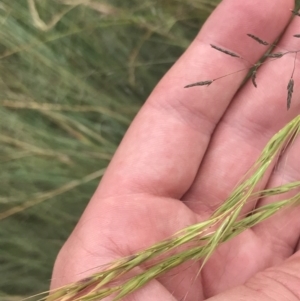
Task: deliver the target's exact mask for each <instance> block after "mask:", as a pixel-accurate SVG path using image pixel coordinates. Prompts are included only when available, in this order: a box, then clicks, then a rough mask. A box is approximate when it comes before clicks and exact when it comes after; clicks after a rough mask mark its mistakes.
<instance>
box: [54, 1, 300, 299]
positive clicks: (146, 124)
mask: <svg viewBox="0 0 300 301" xmlns="http://www.w3.org/2000/svg"><path fill="white" fill-rule="evenodd" d="M293 5H294V1H292V0H278V1H273V0H266V1H259V0H245V1H236V0H224V1H223V2H222V3H221V4H220V5H219V6H218V8H217V9H216V10H215V12H214V13H213V14H212V15H211V17H210V18H209V20H208V21H207V22H206V24H205V25H204V26H203V28H202V30H201V32H200V33H199V35H198V36H197V37H196V39H195V40H194V41H193V43H192V44H191V46H190V47H189V48H188V50H187V51H186V52H185V53H184V54H183V56H182V57H181V58H180V59H179V60H178V61H177V62H176V64H175V65H174V66H173V67H172V69H171V70H170V71H169V72H168V73H167V74H166V75H165V77H164V78H163V79H162V80H161V81H160V83H159V84H158V85H157V87H156V88H155V89H154V91H153V93H152V94H151V95H150V97H149V99H148V100H147V102H146V103H145V105H144V106H143V108H142V109H141V110H140V112H139V114H138V115H137V117H136V118H135V120H134V121H133V123H132V125H131V127H130V128H129V130H128V132H127V133H126V135H125V137H124V139H123V141H122V143H121V145H120V146H119V148H118V150H117V152H116V154H115V156H114V158H113V160H112V162H111V163H110V165H109V167H108V170H107V172H106V174H105V176H104V178H103V179H102V181H101V183H100V185H99V187H98V189H97V191H96V192H95V194H94V196H93V197H92V199H91V201H90V203H89V205H88V207H87V209H86V210H85V212H84V214H83V216H82V218H81V219H80V221H79V223H78V225H77V226H76V228H75V230H74V231H73V233H72V235H71V236H70V238H69V239H68V241H67V242H66V244H65V245H64V247H63V248H62V250H61V252H60V254H59V256H58V258H57V261H56V264H55V269H54V273H53V280H52V288H55V287H59V286H61V285H64V284H67V283H69V282H73V281H76V280H79V279H81V278H83V277H85V276H87V275H89V274H90V273H92V272H95V270H92V271H91V269H92V268H95V267H97V266H101V265H103V264H105V263H108V262H110V261H112V260H114V259H117V258H120V257H123V256H128V255H130V254H133V253H135V252H137V251H139V250H141V249H144V248H146V247H149V246H151V245H152V244H154V243H156V242H158V241H160V240H163V239H165V238H166V237H170V236H171V235H172V234H174V233H175V232H176V231H178V230H180V229H182V228H184V227H186V226H188V225H191V224H193V223H196V222H199V221H202V220H204V219H206V218H207V217H209V215H210V214H211V213H212V212H213V210H214V209H215V208H216V207H218V206H219V205H220V203H221V202H222V201H224V199H225V198H226V197H227V196H228V195H229V194H230V192H231V191H232V190H233V188H234V187H235V186H236V184H237V183H238V180H239V179H240V178H241V177H242V176H243V175H244V174H245V172H246V171H247V170H248V169H249V167H250V166H251V165H252V164H253V163H254V161H255V160H256V159H257V157H258V155H259V154H260V152H261V150H262V148H263V147H264V146H265V144H266V143H267V141H268V140H269V139H270V138H271V136H272V135H273V134H274V133H275V132H276V131H278V130H279V129H280V128H281V127H282V126H284V124H286V123H287V122H288V121H290V120H291V119H292V118H293V117H295V116H296V115H297V114H299V111H300V102H299V96H300V87H299V86H298V85H297V82H299V80H300V74H298V70H299V63H298V61H297V60H296V62H295V64H296V66H295V67H296V68H295V70H296V72H295V74H294V78H295V83H296V84H295V91H294V94H293V102H292V107H291V109H290V110H289V111H288V112H287V111H286V103H285V102H286V94H287V91H286V86H287V83H288V81H289V78H290V76H291V72H292V70H293V65H294V59H295V55H294V54H291V55H286V56H284V57H282V58H281V59H280V60H277V61H274V62H272V63H268V64H266V65H263V66H262V67H261V68H260V69H259V71H258V75H257V84H258V87H257V88H254V87H253V85H252V83H251V81H249V82H247V83H245V85H243V87H242V88H241V89H239V88H240V85H241V83H242V82H243V79H244V77H245V76H246V74H247V70H246V69H245V70H244V71H241V72H239V73H235V74H233V75H232V76H227V77H225V78H222V79H220V80H218V81H216V82H214V83H213V84H212V85H210V86H209V87H195V88H190V89H183V86H185V85H186V84H189V83H192V82H195V81H197V80H209V79H213V78H216V77H219V76H222V75H225V74H228V73H231V72H233V71H235V70H239V69H243V68H246V67H249V64H248V63H247V61H245V60H241V59H236V58H233V57H230V56H227V55H225V54H223V53H221V52H219V51H216V50H214V49H212V48H211V46H210V44H214V45H217V46H218V47H222V48H225V49H228V50H229V51H232V52H234V53H236V54H238V55H240V56H241V57H243V58H246V59H247V60H248V61H250V62H253V63H254V62H255V61H257V60H258V59H259V58H260V57H261V56H262V54H263V53H264V52H265V51H266V48H265V46H263V45H260V44H258V43H256V42H255V41H253V40H251V39H250V38H249V37H248V36H247V33H251V34H255V35H256V36H259V37H260V38H262V39H263V40H266V41H269V42H273V41H274V40H276V38H277V37H278V36H279V35H280V34H281V33H283V32H284V30H285V32H284V34H283V36H282V38H281V40H280V42H279V46H280V47H282V48H283V49H289V50H297V49H298V48H297V47H299V46H300V43H299V40H298V41H297V39H295V38H293V35H294V34H296V33H299V28H300V26H299V25H300V18H295V19H294V20H293V21H292V22H291V23H290V24H289V25H288V27H287V28H286V26H287V24H288V22H289V20H290V17H291V12H290V9H291V8H293ZM297 68H298V69H297ZM299 152H300V141H299V139H298V140H297V141H295V143H294V144H293V145H292V147H291V148H290V149H289V150H288V151H287V152H286V154H285V156H283V158H281V159H280V161H279V163H278V165H277V167H276V170H273V171H272V172H270V173H269V175H268V177H265V178H264V182H263V186H264V187H271V186H277V185H280V184H283V183H284V182H287V181H293V180H297V179H299V176H300V160H299ZM272 201H273V199H272ZM268 202H270V200H269V199H262V200H258V201H257V203H256V205H257V206H261V205H264V204H267V203H268ZM249 209H250V208H249ZM299 213H300V210H299V209H295V208H294V209H293V210H290V211H285V212H283V213H280V214H278V215H276V217H275V218H271V219H270V220H268V221H267V222H264V223H263V224H262V225H258V226H256V227H254V228H253V229H251V230H247V231H245V232H244V233H243V234H241V235H240V236H238V237H237V238H235V239H233V240H232V241H230V242H228V243H226V244H224V245H223V246H221V247H220V248H219V249H218V250H217V252H216V253H215V254H214V255H213V256H212V258H211V259H210V260H209V262H208V263H207V265H206V266H205V268H204V269H203V270H202V272H201V273H200V275H198V276H197V274H198V270H199V267H200V264H197V263H194V264H192V265H191V264H190V265H186V266H184V267H181V268H178V269H177V270H176V271H174V272H170V273H169V274H168V275H167V276H163V277H162V278H161V279H158V280H155V281H152V282H151V283H149V284H148V285H147V286H145V287H144V288H143V289H141V290H140V291H138V292H136V293H134V294H133V295H132V296H131V297H128V299H129V300H130V299H132V298H133V297H134V299H135V300H143V301H144V300H183V299H184V300H193V301H196V300H205V299H207V298H209V297H213V298H212V300H219V298H220V300H221V299H222V300H227V299H228V300H240V299H239V298H241V296H243V298H244V299H243V300H248V299H249V300H253V298H254V299H256V298H257V300H270V299H272V300H277V299H276V298H278V300H300V253H299V252H297V250H298V248H299V246H298V241H299V234H300V219H299V218H298V216H299ZM267 268H269V269H267ZM266 269H267V270H266ZM196 276H197V278H195V277H196ZM187 292H188V293H187ZM235 298H236V299H235ZM264 298H265V299H264ZM284 298H286V299H284ZM289 298H290V299H289Z"/></svg>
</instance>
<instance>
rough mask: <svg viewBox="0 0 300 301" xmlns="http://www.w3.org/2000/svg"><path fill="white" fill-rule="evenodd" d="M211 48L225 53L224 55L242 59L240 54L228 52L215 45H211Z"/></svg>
mask: <svg viewBox="0 0 300 301" xmlns="http://www.w3.org/2000/svg"><path fill="white" fill-rule="evenodd" d="M210 46H211V47H212V48H214V49H216V50H218V51H221V52H223V53H225V54H228V55H230V56H232V57H237V58H241V57H240V56H239V55H238V54H236V53H234V52H231V51H229V50H226V49H224V48H221V47H218V46H216V45H213V44H210Z"/></svg>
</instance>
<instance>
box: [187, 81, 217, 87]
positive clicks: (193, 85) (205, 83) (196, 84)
mask: <svg viewBox="0 0 300 301" xmlns="http://www.w3.org/2000/svg"><path fill="white" fill-rule="evenodd" d="M212 82H213V80H205V81H201V82H196V83H193V84H189V85H186V86H184V88H190V87H195V86H209V85H210V84H212Z"/></svg>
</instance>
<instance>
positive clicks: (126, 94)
mask: <svg viewBox="0 0 300 301" xmlns="http://www.w3.org/2000/svg"><path fill="white" fill-rule="evenodd" d="M218 2H219V1H217V0H213V1H204V0H201V1H197V2H195V1H182V0H180V1H155V0H146V1H143V2H141V1H137V0H133V1H114V0H113V1H106V0H104V1H102V0H101V1H100V0H93V1H86V0H78V1H77V0H53V1H48V0H35V1H27V0H21V1H19V0H2V1H1V2H0V23H1V31H0V57H1V64H0V66H1V81H0V127H1V129H0V164H1V173H0V178H1V186H0V223H1V226H0V242H1V243H0V246H1V248H0V249H1V250H0V263H1V264H0V275H1V277H0V300H2V301H9V300H21V299H23V298H24V297H26V296H30V295H33V294H35V293H38V292H41V291H44V290H47V289H48V287H49V283H50V278H51V272H52V267H53V262H54V260H55V257H56V255H57V253H58V251H59V249H60V248H61V246H62V244H63V243H64V241H65V240H66V239H67V237H68V235H69V234H70V232H71V231H72V229H73V227H74V226H75V224H76V222H77V221H78V219H79V216H80V215H81V213H82V211H83V209H84V207H85V206H86V204H87V202H88V201H89V199H90V197H91V195H92V194H93V192H94V190H95V188H96V186H97V184H98V182H99V179H100V178H101V175H102V173H103V170H104V169H105V168H106V166H107V164H108V162H109V160H110V159H111V157H112V155H113V153H114V151H115V149H116V147H117V145H118V143H119V141H120V140H121V138H122V136H123V134H124V132H125V131H126V129H127V127H128V125H129V124H130V122H131V120H132V119H133V117H134V116H135V114H136V112H137V111H138V109H139V108H140V106H141V105H142V104H143V102H144V100H145V99H146V98H147V96H148V95H149V93H150V92H151V90H152V89H153V88H154V86H155V85H156V84H157V82H158V81H159V79H160V78H161V77H162V76H163V75H164V73H165V72H166V71H167V70H168V69H169V68H170V66H171V65H172V64H173V63H174V62H175V61H176V60H177V58H178V57H179V56H180V55H181V54H182V53H183V52H184V50H185V49H186V47H187V46H188V45H189V43H190V41H191V40H192V39H193V37H194V36H195V35H196V33H197V32H198V30H199V27H201V24H203V22H204V21H205V20H206V18H207V16H208V15H209V14H210V12H211V11H212V10H213V9H214V7H215V6H216V5H217V4H218ZM3 275H5V276H3Z"/></svg>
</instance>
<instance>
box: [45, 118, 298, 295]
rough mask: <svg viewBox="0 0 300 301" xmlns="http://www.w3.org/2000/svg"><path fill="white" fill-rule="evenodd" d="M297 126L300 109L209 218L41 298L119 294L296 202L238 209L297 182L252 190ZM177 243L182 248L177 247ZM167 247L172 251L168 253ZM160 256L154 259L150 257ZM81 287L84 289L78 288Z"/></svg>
mask: <svg viewBox="0 0 300 301" xmlns="http://www.w3.org/2000/svg"><path fill="white" fill-rule="evenodd" d="M299 132H300V115H299V116H297V117H296V118H295V119H294V120H292V121H291V122H290V123H289V124H287V125H286V126H285V127H284V128H283V129H282V130H280V131H279V132H278V133H277V134H276V135H275V136H274V137H273V138H272V139H271V140H270V141H269V143H268V144H267V145H266V147H265V148H264V150H263V152H262V154H261V156H260V157H259V158H258V159H257V161H256V162H255V164H254V165H253V167H252V168H251V169H250V170H249V172H248V178H246V179H244V181H242V183H240V185H238V186H237V188H236V189H235V190H234V191H233V192H232V194H231V195H230V196H229V197H228V198H227V199H226V200H225V201H224V203H223V204H222V205H221V206H220V207H219V208H218V209H217V210H216V211H215V212H214V213H213V214H212V215H211V217H210V218H209V219H208V220H205V221H203V222H200V223H198V224H194V225H192V226H189V227H187V228H185V229H183V230H181V231H179V232H178V233H176V234H174V236H173V237H171V238H169V239H166V240H165V241H162V242H159V243H157V244H155V245H153V246H151V247H150V248H148V249H146V250H143V251H141V252H139V253H136V254H133V255H131V256H130V257H127V258H122V259H120V260H118V261H115V262H112V263H111V264H110V265H108V266H107V267H106V268H105V269H104V270H102V271H100V272H97V273H95V274H93V275H91V276H90V277H88V278H87V279H83V280H81V281H79V282H77V283H73V284H70V285H67V286H65V287H62V288H60V289H57V290H55V291H53V292H50V295H49V296H48V297H47V296H45V297H44V298H42V299H41V300H46V301H71V300H76V301H77V300H78V301H79V300H81V301H92V300H101V299H103V298H105V297H107V296H110V295H113V296H114V300H119V299H121V298H123V297H125V296H127V295H128V294H130V293H132V292H134V291H135V290H137V289H139V288H141V287H142V286H144V285H145V284H146V283H148V282H149V281H151V280H152V279H155V278H157V277H159V276H161V275H163V274H164V273H166V272H168V271H170V270H171V269H173V268H175V267H177V266H179V265H181V264H183V263H185V262H187V261H190V260H202V267H203V265H204V264H205V263H206V261H207V260H208V259H209V257H210V256H211V255H212V254H213V252H214V251H215V250H216V248H217V247H218V246H219V245H220V244H222V243H224V242H226V241H228V240H230V239H232V238H233V237H235V236H237V235H238V234H240V233H242V232H243V231H245V230H246V229H249V228H251V227H253V226H255V225H257V224H258V223H260V222H262V221H264V220H266V219H267V218H269V217H271V216H273V215H274V214H276V213H277V212H278V211H279V210H282V209H284V208H286V207H288V206H292V205H298V204H299V203H300V193H299V192H298V193H295V194H294V196H292V197H290V198H288V199H284V200H281V201H277V202H274V203H271V204H268V205H265V206H262V207H259V208H256V209H253V210H252V212H251V213H250V214H249V213H248V214H247V215H246V216H242V217H241V212H242V209H243V208H244V206H245V204H246V203H247V202H251V201H252V200H254V199H257V198H258V197H271V196H275V195H279V194H283V193H285V192H287V191H292V190H296V189H298V190H299V188H300V181H298V182H294V183H288V184H284V185H282V186H279V187H274V188H271V189H266V190H260V191H256V190H255V188H257V185H258V183H259V182H260V181H261V180H262V178H263V176H264V175H265V173H266V171H267V169H268V168H269V167H270V166H271V165H272V164H273V162H274V160H275V159H276V158H277V157H278V155H279V154H280V153H281V151H282V150H283V149H285V148H287V145H288V144H289V143H292V142H293V140H294V139H295V137H296V136H297V135H298V134H299ZM179 247H180V248H179ZM171 250H175V252H172V253H170V251H171ZM156 258H158V260H156V261H155V264H153V263H152V264H151V262H152V261H153V259H156ZM147 262H150V264H149V265H148V267H147V268H146V269H144V270H143V271H142V272H140V273H135V275H132V274H131V275H130V276H129V277H124V276H126V274H127V273H129V272H130V271H132V270H133V269H134V268H135V267H138V266H140V265H141V264H145V263H146V264H147ZM83 290H84V292H85V293H84V294H82V291H83Z"/></svg>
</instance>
